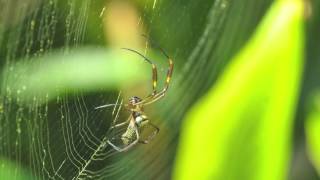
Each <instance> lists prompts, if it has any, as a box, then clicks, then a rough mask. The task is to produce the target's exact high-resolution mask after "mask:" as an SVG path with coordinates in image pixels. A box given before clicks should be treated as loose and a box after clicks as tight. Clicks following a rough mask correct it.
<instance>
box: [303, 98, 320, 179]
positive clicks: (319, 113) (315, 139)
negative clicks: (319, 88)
mask: <svg viewBox="0 0 320 180" xmlns="http://www.w3.org/2000/svg"><path fill="white" fill-rule="evenodd" d="M311 102H312V106H311V108H310V110H309V111H310V112H309V115H308V117H307V120H306V122H305V128H306V138H307V144H308V149H309V153H310V154H309V155H310V159H311V161H312V162H313V163H314V165H315V167H316V168H317V170H318V173H319V174H320V140H319V139H320V94H319V92H317V93H316V94H315V95H313V96H312V100H311Z"/></svg>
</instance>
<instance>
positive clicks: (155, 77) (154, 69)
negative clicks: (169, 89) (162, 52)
mask: <svg viewBox="0 0 320 180" xmlns="http://www.w3.org/2000/svg"><path fill="white" fill-rule="evenodd" d="M122 49H124V50H128V51H131V52H134V53H136V54H138V55H139V56H141V57H142V58H143V59H144V60H145V61H146V62H148V63H149V64H151V66H152V93H151V94H150V95H149V96H147V98H148V97H151V96H153V95H155V94H156V93H157V89H156V88H157V82H158V73H157V67H156V65H155V64H154V63H153V62H152V61H151V60H150V59H148V58H147V57H145V56H144V55H142V54H141V53H139V52H138V51H136V50H133V49H129V48H122Z"/></svg>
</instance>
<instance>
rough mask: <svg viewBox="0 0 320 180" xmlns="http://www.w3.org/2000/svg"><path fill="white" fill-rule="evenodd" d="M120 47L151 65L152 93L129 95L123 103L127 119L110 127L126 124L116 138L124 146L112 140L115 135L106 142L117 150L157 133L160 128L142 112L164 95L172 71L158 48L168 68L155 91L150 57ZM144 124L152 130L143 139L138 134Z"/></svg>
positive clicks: (126, 147) (155, 86) (148, 140)
mask: <svg viewBox="0 0 320 180" xmlns="http://www.w3.org/2000/svg"><path fill="white" fill-rule="evenodd" d="M122 49H124V50H128V51H131V52H133V53H135V54H137V55H139V56H141V57H142V58H143V59H144V60H145V61H146V62H147V63H149V64H150V65H151V67H152V93H151V94H149V95H148V96H146V97H145V98H144V99H141V98H139V97H137V96H132V97H130V98H129V100H128V102H127V103H126V104H125V105H124V106H125V108H126V109H127V110H128V111H129V112H130V115H129V117H128V119H127V120H126V121H125V122H123V123H119V124H116V125H114V126H112V127H111V129H114V128H117V127H121V126H124V125H126V124H128V126H127V129H126V131H125V132H124V133H123V134H122V135H121V138H118V140H120V141H122V143H123V144H124V147H119V146H117V145H115V144H114V143H113V142H112V141H113V140H116V139H117V138H115V137H113V138H111V139H109V140H108V141H107V143H108V144H109V145H111V146H112V147H113V148H114V149H115V150H117V151H118V152H123V151H127V150H129V149H130V148H132V147H133V146H134V145H136V144H137V143H142V144H148V143H149V142H150V141H151V140H153V138H154V137H155V136H156V135H157V134H158V133H159V131H160V129H159V128H158V127H157V126H156V125H154V124H152V123H151V122H150V120H149V119H148V116H147V115H146V114H145V113H144V106H145V105H149V104H151V103H153V102H156V101H158V100H159V99H161V98H162V97H164V96H165V94H166V92H167V90H168V87H169V83H170V79H171V77H172V72H173V61H172V59H171V58H170V57H169V56H168V55H167V54H166V53H165V51H164V50H163V49H161V48H159V49H160V50H161V52H162V54H163V55H164V56H165V57H166V58H167V59H168V61H169V68H168V71H167V76H166V80H165V84H164V87H163V89H162V90H161V91H159V92H157V89H156V88H157V81H158V75H157V67H156V65H155V64H154V63H153V62H152V61H151V60H150V59H148V58H147V57H145V56H144V55H142V54H141V53H139V52H138V51H135V50H133V49H128V48H122ZM112 105H116V104H111V106H112ZM109 106H110V104H108V105H102V106H99V107H96V109H99V108H104V107H109ZM146 125H150V126H151V127H152V128H153V132H152V134H151V135H149V136H148V137H147V138H146V139H144V140H143V139H142V138H141V136H140V134H141V130H142V128H143V127H145V126H146ZM131 141H132V142H131Z"/></svg>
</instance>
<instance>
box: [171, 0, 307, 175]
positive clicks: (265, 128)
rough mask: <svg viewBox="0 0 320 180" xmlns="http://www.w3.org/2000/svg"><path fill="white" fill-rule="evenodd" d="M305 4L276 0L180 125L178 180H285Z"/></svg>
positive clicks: (298, 73)
mask: <svg viewBox="0 0 320 180" xmlns="http://www.w3.org/2000/svg"><path fill="white" fill-rule="evenodd" d="M303 9H304V8H303V3H302V2H301V1H277V2H275V3H274V5H273V6H272V7H271V9H270V11H269V13H268V14H267V15H266V17H265V19H264V21H263V22H262V23H261V24H260V26H259V28H258V29H257V32H256V33H255V35H254V37H252V39H251V40H250V41H249V42H248V44H247V46H246V47H245V48H244V49H243V50H241V51H240V52H239V54H238V55H237V56H236V57H235V58H234V59H233V60H232V62H231V63H230V64H229V66H228V67H227V68H226V70H225V71H224V73H223V75H222V76H221V77H220V79H219V80H218V82H217V83H216V85H215V86H214V87H213V88H212V89H211V90H210V91H209V92H208V93H207V95H205V96H204V97H203V98H202V99H201V101H199V102H198V104H197V105H196V106H195V107H194V108H193V109H192V111H191V112H189V113H188V114H187V116H186V120H185V122H184V124H183V128H182V134H181V143H180V146H179V151H178V152H179V153H178V157H177V161H176V171H175V176H174V177H175V179H183V180H186V179H217V180H218V179H246V180H249V179H256V180H262V179H265V180H269V179H273V180H276V179H279V180H281V179H285V177H286V172H287V169H288V164H289V157H290V144H291V143H290V140H291V132H292V130H291V129H292V127H293V126H292V125H293V119H294V112H295V111H294V109H295V107H296V104H297V95H298V92H299V87H300V86H299V85H300V83H299V82H300V79H301V73H302V68H303V61H302V60H303V49H304V34H303Z"/></svg>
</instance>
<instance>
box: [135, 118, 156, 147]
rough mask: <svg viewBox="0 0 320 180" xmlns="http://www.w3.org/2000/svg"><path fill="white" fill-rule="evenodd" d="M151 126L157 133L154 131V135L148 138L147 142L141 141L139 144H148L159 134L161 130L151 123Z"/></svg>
mask: <svg viewBox="0 0 320 180" xmlns="http://www.w3.org/2000/svg"><path fill="white" fill-rule="evenodd" d="M149 124H150V125H151V126H152V127H153V128H154V129H155V131H153V133H152V135H150V136H148V138H147V139H146V140H139V143H142V144H148V143H149V142H150V141H152V140H153V139H154V137H155V136H156V135H157V134H158V133H159V131H160V129H159V128H158V127H157V126H156V125H154V124H152V123H151V122H149Z"/></svg>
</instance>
